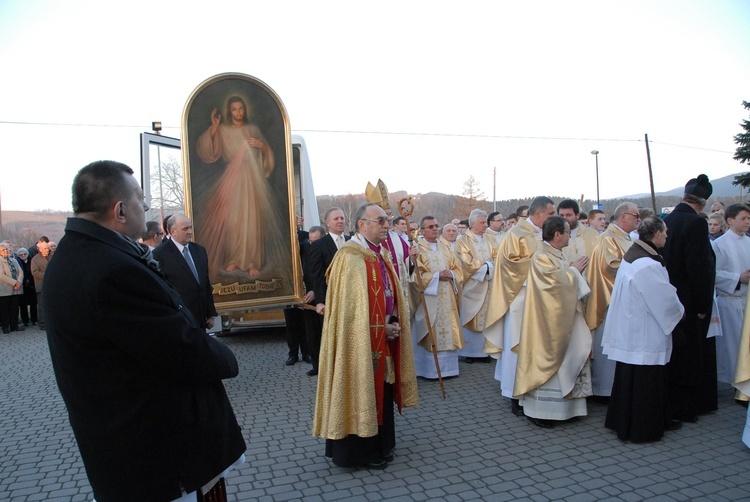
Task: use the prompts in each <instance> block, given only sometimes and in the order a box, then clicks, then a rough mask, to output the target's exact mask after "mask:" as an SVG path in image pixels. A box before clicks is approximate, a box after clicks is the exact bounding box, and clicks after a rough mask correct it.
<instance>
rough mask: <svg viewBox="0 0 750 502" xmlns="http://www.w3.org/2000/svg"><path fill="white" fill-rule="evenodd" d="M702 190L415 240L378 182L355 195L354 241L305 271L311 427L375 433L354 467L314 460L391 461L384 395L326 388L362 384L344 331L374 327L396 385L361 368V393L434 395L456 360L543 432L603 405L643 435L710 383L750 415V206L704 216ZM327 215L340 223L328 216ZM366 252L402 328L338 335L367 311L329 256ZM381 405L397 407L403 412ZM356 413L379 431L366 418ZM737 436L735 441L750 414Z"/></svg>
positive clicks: (468, 226)
mask: <svg viewBox="0 0 750 502" xmlns="http://www.w3.org/2000/svg"><path fill="white" fill-rule="evenodd" d="M711 194H712V186H711V184H710V182H709V180H708V178H707V177H706V176H705V175H700V176H698V177H697V178H694V179H691V180H690V181H689V182H688V183H687V184H686V186H685V191H684V195H683V197H682V200H681V202H680V204H678V205H677V206H676V207H674V208H673V209H672V210H671V211H670V212H669V213H668V214H661V215H656V214H655V212H654V211H653V210H651V209H648V208H639V207H638V206H637V205H636V204H634V203H632V202H623V203H622V204H620V205H619V206H618V207H617V208H616V209H615V211H614V214H612V215H611V217H610V218H609V219H608V218H607V215H606V214H605V213H604V212H603V211H601V210H599V209H594V210H592V211H590V212H589V213H588V214H586V213H582V212H581V211H580V208H579V205H578V204H577V203H576V202H575V201H573V200H570V199H568V200H563V201H561V202H560V203H559V204H557V205H555V202H554V201H553V200H552V199H550V198H548V197H544V196H540V197H536V198H534V199H533V200H532V201H531V203H530V204H529V205H528V206H521V207H519V208H518V210H517V211H516V212H515V213H514V214H512V215H509V217H508V218H504V217H503V215H502V214H500V213H497V212H492V213H490V214H487V213H486V212H485V211H483V210H480V209H475V210H473V211H471V213H470V214H469V215H468V218H467V219H466V220H460V219H456V220H453V221H451V222H444V223H443V224H442V225H440V223H439V222H438V221H437V219H436V218H434V217H433V216H430V215H424V216H422V217H421V218H419V219H418V220H417V219H415V220H414V222H416V221H418V222H419V223H418V225H417V230H416V231H415V230H414V229H411V228H410V222H409V221H408V220H407V219H406V218H403V217H396V218H394V217H393V214H392V211H391V209H390V202H389V200H388V195H387V189H386V188H385V185H384V184H383V183H382V181H379V182H378V185H377V186H373V185H368V189H367V191H366V195H367V198H368V200H369V201H370V202H369V203H368V204H367V205H365V206H363V207H362V208H360V211H359V212H358V213H357V215H356V221H354V222H352V223H353V225H354V228H355V229H354V231H353V236H352V238H351V242H349V243H345V241H343V240H342V242H341V245H340V246H339V247H338V248H337V249H338V250H336V249H333V250H332V253H331V254H332V255H333V256H332V259H331V257H329V261H327V262H325V263H323V264H322V265H321V266H320V267H319V272H322V270H324V269H327V270H328V273H327V275H324V274H322V273H320V275H319V277H318V279H317V281H318V282H317V283H314V284H315V286H313V288H315V291H316V296H317V291H318V290H319V288H320V283H325V285H326V287H327V296H325V297H324V298H322V299H321V298H319V300H320V301H325V304H326V309H325V310H322V311H319V313H321V314H322V315H323V318H324V319H323V328H322V331H321V335H322V347H323V350H322V351H321V353H320V355H319V357H320V365H321V367H322V368H325V378H324V379H321V380H319V382H318V395H317V398H318V400H317V402H316V413H315V418H314V433H315V434H316V435H319V436H321V437H324V438H326V439H328V440H329V442H331V441H333V444H336V442H337V441H341V440H343V439H345V438H347V441H352V440H353V438H358V439H357V440H361V439H363V438H370V437H381V436H383V437H385V436H387V437H388V438H389V440H388V441H385V442H383V441H381V442H380V443H377V445H379V446H372V447H371V448H368V447H366V446H364V445H363V444H360V443H351V445H354V444H356V445H357V447H356V451H357V455H354V456H353V455H351V452H352V451H353V450H352V448H353V446H351V445H350V446H349V447H347V448H346V449H345V450H344V451H345V452H347V454H345V455H337V454H336V450H335V449H333V450H331V449H327V454H329V456H331V457H332V458H333V461H334V463H336V464H337V465H342V466H351V465H367V466H368V467H370V468H384V467H385V466H386V465H387V463H388V461H389V460H390V459H391V458H392V456H393V445H394V444H395V441H394V440H393V433H392V430H393V419H392V417H388V416H386V417H385V418H383V417H382V416H381V415H382V412H383V410H385V409H388V408H390V407H391V406H390V404H389V403H390V401H389V399H390V398H386V401H387V403H386V405H382V404H381V402H380V401H378V400H375V401H374V402H369V401H368V402H366V403H364V404H363V403H362V401H361V397H359V396H358V398H357V399H355V400H354V401H351V400H352V399H353V396H350V395H348V394H346V393H344V394H338V393H337V392H344V391H346V392H351V390H352V388H351V387H349V386H347V385H346V384H345V383H344V382H345V381H348V380H349V379H352V378H354V379H356V380H357V381H358V382H361V380H362V379H363V378H365V375H364V374H356V373H352V372H353V371H354V367H353V366H351V365H350V361H348V358H347V357H343V356H342V354H348V353H349V352H347V351H349V350H351V347H349V345H348V344H350V343H352V341H351V340H350V338H361V340H359V341H360V342H362V343H364V341H370V342H372V343H373V344H374V343H375V342H374V340H375V339H376V338H377V337H378V336H380V335H378V334H377V333H375V331H376V330H375V328H374V327H375V326H376V325H377V326H381V327H383V329H384V330H385V331H384V333H385V334H386V337H387V335H388V334H389V333H390V332H389V329H394V330H395V329H398V330H399V332H398V333H396V334H394V335H393V336H392V339H391V338H388V337H387V338H388V342H389V343H392V342H394V341H398V342H399V345H398V347H391V348H390V349H389V350H386V351H385V354H399V355H400V362H399V364H400V365H396V366H395V367H398V368H400V372H399V371H397V372H396V373H395V374H396V375H398V376H399V377H400V378H398V379H396V380H393V379H389V378H388V377H382V376H378V375H376V376H375V385H374V386H373V385H372V384H368V389H370V390H369V392H372V393H373V395H375V396H380V394H379V392H380V391H379V389H380V388H381V386H382V382H383V378H385V382H386V383H387V384H389V385H394V386H395V387H394V390H393V392H394V395H395V394H399V393H400V395H401V396H402V397H403V396H404V395H405V394H408V392H407V389H411V386H412V382H411V381H410V380H409V378H410V377H411V375H412V374H413V375H414V376H418V377H422V378H426V379H440V380H441V385H442V379H443V378H448V377H457V376H458V375H459V373H460V368H461V364H474V363H480V362H486V363H489V362H494V363H495V365H496V366H495V372H494V378H495V379H496V380H497V381H498V382H499V387H500V389H499V390H500V394H501V395H502V396H503V397H504V398H507V399H508V400H509V403H510V411H511V412H512V413H514V414H516V415H518V416H522V417H524V416H525V417H527V418H528V419H529V420H530V421H531V422H532V423H534V424H535V425H537V426H539V427H543V428H550V427H554V425H555V424H556V423H559V422H561V421H566V420H572V419H575V418H576V417H582V416H585V415H586V414H587V406H588V405H589V403H591V402H594V403H600V404H603V405H607V406H608V409H607V417H606V421H605V423H604V426H605V427H607V428H609V429H612V430H613V431H615V433H616V434H617V437H618V438H620V439H621V440H623V441H631V442H634V443H640V442H650V441H657V440H659V439H661V438H662V436H663V435H664V433H665V432H666V431H671V430H676V429H679V428H681V427H682V426H683V424H684V423H694V422H696V421H697V420H698V419H699V417H700V416H701V415H703V414H706V413H710V412H711V411H714V410H716V409H717V406H718V392H717V382H719V381H720V382H727V383H730V384H733V385H735V386H736V387H737V394H736V401H737V403H738V404H740V405H742V406H747V403H748V400H750V398H749V397H748V391H749V390H750V388H748V387H750V322H748V323H746V325H745V326H744V327H743V320H744V312H745V305H746V303H747V284H748V279H750V237H748V231H749V230H750V207H748V206H745V205H743V204H734V205H731V206H729V207H725V206H724V205H723V204H722V203H720V202H717V203H715V204H713V205H712V206H711V211H712V213H711V215H710V216H709V215H707V214H706V213H703V211H704V209H705V207H706V204H707V199H709V198H710V196H711ZM330 213H336V214H337V215H338V216H340V217H342V216H343V211H341V210H340V209H338V208H333V209H331V210H329V214H330ZM329 214H327V215H326V223H327V224H328V219H329V218H328V216H329ZM712 221H713V222H717V223H719V224H718V225H715V226H716V227H717V228H718V231H717V230H716V228H714V225H712V224H711V222H712ZM370 226H374V227H377V228H369V227H370ZM376 230H377V231H376ZM368 232H369V233H368ZM338 233H341V230H340V229H339V232H338ZM372 236H374V237H372ZM313 246H314V245H313ZM368 247H369V248H370V250H371V251H372V252H374V253H375V255H376V258H377V260H384V261H385V262H386V266H385V268H387V269H388V270H389V271H390V273H389V274H382V284H381V282H378V281H381V279H380V277H381V276H378V280H377V281H376V283H377V284H380V285H381V286H382V288H383V290H384V291H385V292H386V297H385V304H386V305H388V306H389V308H390V309H391V310H386V313H388V312H396V310H393V309H395V307H394V306H391V305H390V303H389V302H390V301H391V300H390V299H391V298H392V302H393V303H394V304H395V305H398V307H399V308H398V309H397V310H398V315H397V316H395V314H394V317H393V318H394V319H396V318H397V319H398V320H399V322H398V323H391V324H389V323H388V321H387V319H388V315H385V319H386V321H385V322H384V323H382V322H381V323H380V324H378V323H377V322H376V320H373V319H371V320H370V323H369V325H368V324H367V323H366V322H364V319H362V322H363V325H362V328H361V329H359V330H354V331H353V330H352V329H349V330H348V331H346V332H345V334H344V333H342V328H343V327H344V326H352V325H353V321H352V320H351V319H349V317H348V316H350V315H352V314H353V313H356V311H357V308H360V309H364V308H366V307H367V305H366V304H364V305H363V303H366V301H365V300H366V298H367V296H366V294H365V290H363V291H361V292H353V291H351V288H352V287H353V286H352V282H353V281H354V282H357V281H355V277H356V278H357V280H358V281H359V280H361V281H362V282H361V285H362V287H363V288H364V287H365V285H366V281H367V279H368V275H367V274H368V272H367V270H366V269H361V270H359V271H358V272H356V273H355V272H354V271H353V270H352V268H353V266H349V265H344V264H343V263H340V262H339V260H341V261H342V262H343V260H344V257H343V254H342V251H341V250H351V251H354V250H355V249H357V250H359V251H361V249H362V248H365V250H366V248H368ZM347 252H348V251H347ZM365 254H366V253H365ZM357 256H359V255H357ZM370 258H371V259H373V261H374V260H375V258H373V257H372V256H370ZM367 261H368V260H367V257H365V262H367ZM391 266H392V271H391V269H390V268H389V267H391ZM315 280H316V279H313V281H315ZM396 286H400V287H396ZM389 289H393V290H395V291H394V292H393V293H391V294H389V293H388V291H389ZM396 293H398V294H396ZM360 299H361V300H360ZM357 301H360V302H361V303H360V304H359V305H358V306H357V303H356V302H357ZM377 303H378V302H374V304H377ZM374 304H371V305H370V308H371V312H372V308H373V305H374ZM404 306H405V307H406V309H403V307H404ZM403 310H406V312H408V314H405V313H404V311H403ZM365 313H366V311H365ZM363 315H364V314H363ZM342 316H343V317H342ZM406 318H408V320H409V321H408V327H407V322H405V320H406ZM395 326H397V327H398V328H396V327H395ZM342 351H344V352H342ZM407 354H409V355H410V360H409V361H404V358H405V357H406V355H407ZM361 356H362V357H364V353H363V354H361ZM370 357H371V358H372V359H373V364H374V365H375V367H379V365H378V363H379V361H380V358H381V357H382V353H381V352H380V351H375V350H374V349H373V350H372V354H371V355H370ZM358 364H364V362H363V361H360V363H358ZM392 365H393V363H389V364H388V365H387V366H388V367H391V366H392ZM341 371H343V372H344V373H343V374H342V373H340V372H341ZM412 372H413V373H412ZM322 374H323V373H322V372H321V375H322ZM367 375H369V377H368V378H372V372H369V373H367ZM337 382H338V383H337ZM337 385H338V386H341V387H342V389H337ZM359 390H360V391H363V389H359ZM385 395H386V396H388V395H390V394H389V393H388V392H385ZM332 400H333V402H335V403H338V404H337V408H336V409H335V410H331V409H330V407H332V406H334V405H333V402H332ZM350 402H353V403H355V404H356V405H355V406H354V407H353V408H352V409H353V410H360V411H359V412H358V413H359V415H358V416H357V417H353V416H346V410H348V409H349V405H350ZM396 402H397V404H399V410H400V409H401V407H402V406H408V405H409V403H408V401H402V402H399V401H396ZM341 403H343V404H341ZM362 409H370V410H371V411H372V412H373V413H374V414H375V416H377V420H375V418H374V417H370V418H372V420H375V421H374V422H372V423H369V422H368V420H366V418H365V417H363V416H362V415H361V410H362ZM375 412H377V413H375ZM351 413H352V412H351V411H350V415H351ZM342 414H343V415H344V416H341V415H342ZM334 424H335V427H334ZM375 425H377V429H376V428H374V426H375ZM332 431H333V432H332ZM383 437H381V439H383ZM744 441H745V442H746V443H747V444H748V446H750V415H748V425H747V428H746V431H745V434H744ZM383 444H385V445H387V448H386V447H383V446H382V445H383Z"/></svg>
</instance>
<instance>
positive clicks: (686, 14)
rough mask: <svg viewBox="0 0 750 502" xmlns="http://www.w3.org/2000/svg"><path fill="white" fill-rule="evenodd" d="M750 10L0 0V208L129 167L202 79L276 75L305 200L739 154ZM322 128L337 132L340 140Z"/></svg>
mask: <svg viewBox="0 0 750 502" xmlns="http://www.w3.org/2000/svg"><path fill="white" fill-rule="evenodd" d="M748 26H750V1H747V0H710V1H709V0H704V1H691V0H679V1H678V0H674V1H658V0H650V1H634V0H628V1H622V2H615V1H607V2H602V1H590V2H588V1H581V2H575V1H565V2H561V1H550V2H540V1H525V2H519V1H513V2H506V1H486V2H472V1H464V2H460V3H457V2H443V1H435V0H432V1H429V2H428V1H424V2H423V1H404V0H401V1H397V2H390V1H378V2H367V1H360V2H352V1H347V2H324V1H300V2H295V1H264V2H256V1H246V2H237V1H221V0H213V1H211V2H206V1H202V2H192V1H184V0H183V1H179V2H178V1H159V2H154V1H148V2H146V1H141V0H135V1H134V0H130V1H128V2H117V3H114V2H101V1H83V0H66V1H64V2H61V1H56V0H55V1H52V0H49V1H46V0H37V1H28V0H0V62H1V63H2V65H1V66H0V67H1V68H2V78H0V89H1V90H2V92H0V138H2V142H1V143H0V144H1V145H2V147H3V148H2V161H1V162H2V164H1V165H2V175H1V176H0V192H1V194H2V209H4V210H35V209H56V210H68V209H70V184H71V182H72V179H73V176H74V175H75V173H76V171H77V170H78V169H79V168H81V167H82V166H84V165H85V164H87V163H88V162H90V161H93V160H98V159H101V158H110V159H114V160H119V161H122V162H125V163H127V164H129V165H130V166H131V167H133V168H134V169H135V170H136V171H138V170H139V169H140V151H139V134H140V133H141V132H147V131H150V129H151V122H152V121H155V120H160V121H162V123H163V125H164V134H165V135H168V136H173V137H179V136H180V129H179V126H180V123H181V118H182V112H183V107H184V105H185V102H186V101H187V99H188V97H189V96H190V94H191V93H192V91H193V90H194V89H195V88H196V87H197V86H198V85H200V84H201V82H203V81H204V80H206V79H208V78H209V77H211V76H213V75H216V74H219V73H225V72H237V73H245V74H249V75H252V76H254V77H257V78H259V79H260V80H262V81H264V82H265V83H266V84H268V85H269V86H270V87H271V88H273V89H274V90H275V91H276V93H277V94H278V95H279V96H280V97H281V99H282V101H283V102H284V104H285V106H286V108H287V112H288V114H289V117H290V121H291V127H292V131H293V132H295V133H298V134H301V135H302V136H304V138H305V140H306V143H307V147H308V150H309V155H310V161H311V165H312V169H313V179H314V184H315V188H316V192H317V193H318V195H322V194H345V193H361V192H363V191H364V188H365V186H366V184H367V182H368V181H372V182H375V181H377V179H378V178H382V179H383V181H385V183H386V184H387V185H388V187H389V189H390V190H391V191H396V190H406V191H407V192H409V193H411V194H417V193H427V192H431V191H438V192H443V193H453V194H459V195H460V194H461V193H462V190H463V183H464V182H465V181H466V179H467V178H468V177H469V176H470V175H473V176H474V177H475V178H476V179H477V180H478V181H479V183H480V188H481V189H482V190H483V191H484V193H485V195H486V196H487V198H488V199H490V200H491V199H492V185H493V177H492V172H493V168H497V198H498V199H505V198H513V197H528V196H535V195H541V194H544V195H551V196H569V197H573V198H578V197H580V196H581V194H584V195H585V196H586V197H588V198H595V197H596V179H595V159H594V157H593V156H592V155H591V153H590V152H591V150H593V149H596V150H599V151H600V152H601V153H600V155H599V165H600V194H601V198H602V199H605V198H610V197H616V196H620V195H625V194H630V193H642V192H647V191H648V190H649V185H648V166H647V162H646V149H645V143H644V141H643V140H644V133H648V135H649V139H650V140H651V144H650V148H651V155H652V164H653V169H654V182H655V185H656V190H657V191H664V190H669V189H671V188H674V187H676V186H682V185H684V184H685V182H686V181H687V180H688V179H689V178H692V177H695V176H696V175H697V174H699V173H701V172H704V173H706V174H708V176H709V177H710V178H719V177H722V176H726V175H728V174H732V173H735V172H740V171H743V168H745V169H750V168H748V167H747V166H744V165H742V164H739V163H737V162H736V161H734V160H732V155H733V153H734V149H735V144H734V143H733V141H732V138H733V136H734V135H735V134H737V133H739V132H740V131H741V129H740V126H739V122H740V121H741V120H742V119H746V118H748V112H747V111H746V110H744V108H742V106H741V103H742V101H743V100H748V101H750V64H749V63H748V61H750V57H749V56H750V29H748ZM334 131H335V132H334Z"/></svg>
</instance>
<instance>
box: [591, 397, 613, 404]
mask: <svg viewBox="0 0 750 502" xmlns="http://www.w3.org/2000/svg"><path fill="white" fill-rule="evenodd" d="M589 399H591V401H592V402H594V403H596V404H609V396H590V397H589Z"/></svg>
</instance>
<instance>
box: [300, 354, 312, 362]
mask: <svg viewBox="0 0 750 502" xmlns="http://www.w3.org/2000/svg"><path fill="white" fill-rule="evenodd" d="M302 360H303V361H305V362H306V363H307V364H312V357H310V356H309V355H306V356H302Z"/></svg>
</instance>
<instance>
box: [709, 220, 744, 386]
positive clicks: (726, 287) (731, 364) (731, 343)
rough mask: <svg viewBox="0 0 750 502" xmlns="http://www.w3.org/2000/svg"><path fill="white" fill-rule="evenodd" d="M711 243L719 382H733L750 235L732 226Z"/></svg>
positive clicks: (742, 311) (742, 313)
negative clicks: (718, 327)
mask: <svg viewBox="0 0 750 502" xmlns="http://www.w3.org/2000/svg"><path fill="white" fill-rule="evenodd" d="M711 245H712V246H713V248H714V253H716V293H717V299H716V305H717V306H718V309H719V318H720V319H721V332H722V336H720V337H717V338H716V370H717V376H718V380H719V381H720V382H726V383H733V382H734V370H735V367H736V366H737V351H738V350H739V344H740V333H741V332H742V319H743V318H744V316H745V304H746V301H747V284H740V282H739V281H740V274H742V272H744V271H745V270H748V269H750V237H748V236H746V235H744V234H743V235H737V234H736V233H735V232H733V231H731V230H729V231H728V232H726V233H725V234H724V235H722V236H721V237H719V238H718V239H716V240H715V241H711ZM738 285H739V288H738V287H737V286H738Z"/></svg>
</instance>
